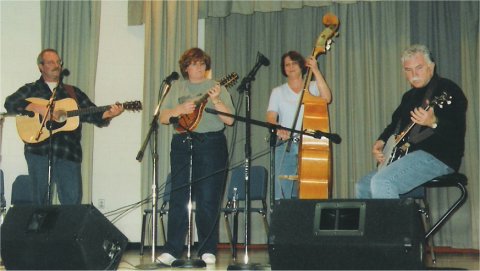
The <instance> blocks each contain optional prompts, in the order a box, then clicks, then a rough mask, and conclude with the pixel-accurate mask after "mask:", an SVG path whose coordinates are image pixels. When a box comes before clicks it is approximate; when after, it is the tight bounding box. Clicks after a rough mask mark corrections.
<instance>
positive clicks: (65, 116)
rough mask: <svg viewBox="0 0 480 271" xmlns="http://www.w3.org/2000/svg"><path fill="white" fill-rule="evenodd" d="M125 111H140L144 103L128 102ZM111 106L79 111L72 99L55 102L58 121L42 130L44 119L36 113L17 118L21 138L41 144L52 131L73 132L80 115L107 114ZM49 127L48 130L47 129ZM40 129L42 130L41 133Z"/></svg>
mask: <svg viewBox="0 0 480 271" xmlns="http://www.w3.org/2000/svg"><path fill="white" fill-rule="evenodd" d="M26 100H27V101H29V102H31V103H34V104H38V105H44V106H45V107H46V106H47V104H48V100H45V99H42V98H34V97H33V98H28V99H26ZM121 105H122V107H123V108H124V109H125V110H129V111H139V110H142V103H141V102H140V101H133V102H126V103H123V104H121ZM110 107H111V105H106V106H99V107H96V106H92V107H88V108H81V109H78V105H77V102H76V101H75V100H74V99H72V98H65V99H61V100H58V101H55V108H54V110H53V115H54V116H56V119H57V121H47V122H46V123H45V126H44V127H43V128H42V122H43V117H42V116H41V115H40V114H38V113H35V115H34V116H31V117H30V116H17V117H16V122H17V131H18V135H19V136H20V138H21V139H22V140H23V141H24V142H25V143H39V142H42V141H44V140H45V139H47V138H49V137H50V133H49V132H47V130H48V129H51V131H52V134H55V133H58V132H65V131H73V130H75V129H77V127H78V126H79V125H80V117H79V116H80V115H86V114H94V113H99V112H105V111H107V110H109V109H110ZM46 127H48V129H47V128H46ZM40 128H42V130H41V131H40Z"/></svg>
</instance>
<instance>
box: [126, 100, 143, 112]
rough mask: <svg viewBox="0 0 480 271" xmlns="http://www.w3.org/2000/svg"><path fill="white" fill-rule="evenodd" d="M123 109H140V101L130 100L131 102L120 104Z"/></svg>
mask: <svg viewBox="0 0 480 271" xmlns="http://www.w3.org/2000/svg"><path fill="white" fill-rule="evenodd" d="M122 106H123V109H125V110H129V111H140V110H142V102H140V101H132V102H125V103H123V104H122Z"/></svg>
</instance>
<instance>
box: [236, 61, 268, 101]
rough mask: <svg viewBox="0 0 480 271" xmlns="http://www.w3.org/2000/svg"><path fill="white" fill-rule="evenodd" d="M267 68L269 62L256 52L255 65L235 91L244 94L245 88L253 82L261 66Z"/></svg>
mask: <svg viewBox="0 0 480 271" xmlns="http://www.w3.org/2000/svg"><path fill="white" fill-rule="evenodd" d="M262 65H263V66H268V65H270V60H268V58H267V57H265V56H264V55H262V53H260V52H257V63H255V66H254V67H253V69H252V70H251V71H250V73H248V75H247V76H245V77H244V78H243V80H242V82H241V83H240V85H239V86H238V88H237V91H238V92H240V93H242V92H244V91H245V90H246V89H247V88H249V86H250V83H251V82H252V81H254V80H255V74H256V73H257V71H258V69H260V67H261V66H262Z"/></svg>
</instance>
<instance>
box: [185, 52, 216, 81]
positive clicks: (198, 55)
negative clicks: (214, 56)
mask: <svg viewBox="0 0 480 271" xmlns="http://www.w3.org/2000/svg"><path fill="white" fill-rule="evenodd" d="M197 61H203V62H205V65H206V66H207V68H206V70H207V71H209V70H210V65H211V59H210V56H209V55H208V54H207V53H205V52H204V51H203V50H202V49H200V48H191V49H188V50H187V51H185V52H184V53H183V55H182V56H181V57H180V60H179V61H178V64H179V65H180V72H181V73H182V76H183V78H185V79H188V73H187V68H188V66H189V65H190V64H192V63H194V62H197Z"/></svg>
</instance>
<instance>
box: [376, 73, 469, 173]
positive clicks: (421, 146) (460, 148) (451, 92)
mask: <svg viewBox="0 0 480 271" xmlns="http://www.w3.org/2000/svg"><path fill="white" fill-rule="evenodd" d="M429 88H432V91H433V92H432V94H431V96H430V99H429V101H432V100H433V99H434V97H438V96H440V95H441V94H442V92H444V91H445V92H446V93H447V94H448V96H451V104H447V103H444V104H443V108H440V107H437V106H434V110H435V116H436V117H437V124H438V126H437V128H435V129H433V134H432V135H431V136H429V137H428V138H426V139H424V140H422V141H420V142H417V143H411V146H410V148H409V152H412V151H415V150H423V151H425V152H428V153H430V154H432V155H433V156H435V157H436V158H437V159H439V160H440V161H442V162H443V163H445V164H446V165H448V166H449V167H451V168H452V169H454V170H455V171H458V169H459V168H460V164H461V160H462V157H463V154H464V150H465V130H466V111H467V99H466V97H465V95H464V94H463V91H462V90H461V89H460V87H459V86H458V85H456V84H455V83H454V82H452V81H451V80H448V79H445V78H441V77H439V76H437V75H436V74H435V75H434V76H433V77H432V79H431V80H430V82H429V83H428V84H427V85H426V86H425V87H423V88H418V89H417V88H412V89H410V90H409V91H407V92H406V93H405V94H404V95H403V97H402V102H401V103H400V105H399V106H398V107H397V109H396V110H395V112H394V113H393V115H392V122H391V123H390V124H389V125H388V126H387V127H386V128H385V130H384V131H383V132H382V134H381V135H380V136H379V138H378V139H379V140H383V141H384V142H386V141H387V140H388V138H389V137H390V136H391V135H393V134H398V133H399V132H401V131H403V130H404V129H405V128H406V127H407V126H408V125H409V124H410V123H411V120H410V111H412V110H413V109H414V108H416V107H425V106H423V104H424V101H425V98H426V97H425V94H426V92H427V90H428V89H429ZM417 125H418V124H417ZM425 129H432V128H430V127H425V126H423V127H421V129H420V132H422V131H423V130H425Z"/></svg>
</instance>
